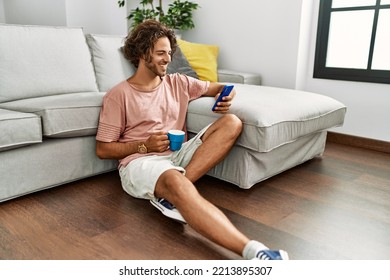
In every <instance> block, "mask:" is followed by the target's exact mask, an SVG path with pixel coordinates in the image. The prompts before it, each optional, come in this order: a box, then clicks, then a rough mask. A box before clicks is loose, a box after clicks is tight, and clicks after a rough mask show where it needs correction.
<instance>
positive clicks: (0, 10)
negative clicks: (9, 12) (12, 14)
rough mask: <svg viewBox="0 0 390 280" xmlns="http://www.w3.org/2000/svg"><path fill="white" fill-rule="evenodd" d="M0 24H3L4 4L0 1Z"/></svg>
mask: <svg viewBox="0 0 390 280" xmlns="http://www.w3.org/2000/svg"><path fill="white" fill-rule="evenodd" d="M0 23H5V13H4V2H3V0H0Z"/></svg>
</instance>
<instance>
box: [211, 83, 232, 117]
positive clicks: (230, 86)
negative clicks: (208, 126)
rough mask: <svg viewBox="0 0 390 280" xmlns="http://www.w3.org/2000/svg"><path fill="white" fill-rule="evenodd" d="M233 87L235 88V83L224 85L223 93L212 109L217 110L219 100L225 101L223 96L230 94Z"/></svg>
mask: <svg viewBox="0 0 390 280" xmlns="http://www.w3.org/2000/svg"><path fill="white" fill-rule="evenodd" d="M233 88H234V86H233V85H226V86H224V87H223V89H222V92H221V94H220V95H219V96H218V99H217V101H215V103H214V106H213V108H212V109H211V110H212V111H214V110H215V107H217V104H218V102H221V101H223V100H222V97H224V96H228V95H229V94H230V92H231V91H232V90H233Z"/></svg>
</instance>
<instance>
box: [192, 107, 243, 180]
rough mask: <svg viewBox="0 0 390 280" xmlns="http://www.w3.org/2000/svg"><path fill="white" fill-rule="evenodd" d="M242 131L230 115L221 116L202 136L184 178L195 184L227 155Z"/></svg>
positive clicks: (237, 122)
mask: <svg viewBox="0 0 390 280" xmlns="http://www.w3.org/2000/svg"><path fill="white" fill-rule="evenodd" d="M241 131H242V122H241V120H240V119H239V118H238V117H237V116H235V115H232V114H226V115H223V116H222V117H221V118H219V119H218V120H217V121H216V122H214V123H213V124H212V125H211V126H210V127H209V128H208V129H207V131H206V132H205V134H204V135H203V136H202V141H203V144H202V145H200V146H199V148H198V149H197V150H196V151H195V153H194V155H193V157H192V159H191V161H190V162H189V164H188V165H187V166H186V167H185V169H186V177H187V178H188V179H189V180H190V181H191V182H193V183H194V182H195V181H196V180H198V179H199V178H200V177H202V176H203V175H204V174H206V172H207V171H209V170H210V169H211V168H213V167H214V166H215V165H217V164H218V163H219V162H220V161H221V160H222V159H224V158H225V156H226V155H227V154H228V153H229V151H230V149H231V148H232V147H233V145H234V143H235V142H236V140H237V138H238V136H239V135H240V133H241Z"/></svg>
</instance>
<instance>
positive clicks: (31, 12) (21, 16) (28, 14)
mask: <svg viewBox="0 0 390 280" xmlns="http://www.w3.org/2000/svg"><path fill="white" fill-rule="evenodd" d="M64 1H65V0H34V1H33V2H32V1H31V0H3V3H4V12H5V19H6V23H13V24H37V25H56V26H64V25H66V15H65V2H64Z"/></svg>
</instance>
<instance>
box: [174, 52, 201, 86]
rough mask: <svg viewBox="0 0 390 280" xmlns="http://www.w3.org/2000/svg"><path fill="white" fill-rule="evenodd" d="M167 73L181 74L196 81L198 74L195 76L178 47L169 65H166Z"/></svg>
mask: <svg viewBox="0 0 390 280" xmlns="http://www.w3.org/2000/svg"><path fill="white" fill-rule="evenodd" d="M167 73H168V74H173V73H181V74H185V75H187V76H190V77H193V78H195V79H198V74H196V72H195V70H194V69H192V67H191V65H190V63H189V62H188V60H187V58H186V57H185V55H184V54H183V52H182V51H181V49H180V47H177V49H176V51H175V53H174V54H173V56H172V60H171V63H169V65H168V69H167Z"/></svg>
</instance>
